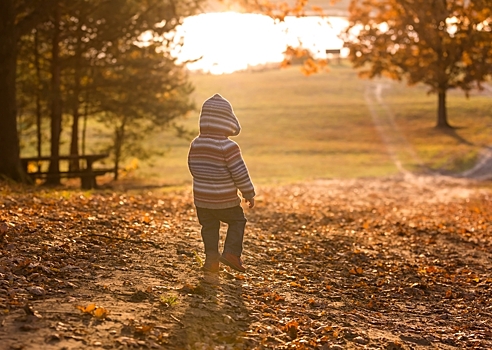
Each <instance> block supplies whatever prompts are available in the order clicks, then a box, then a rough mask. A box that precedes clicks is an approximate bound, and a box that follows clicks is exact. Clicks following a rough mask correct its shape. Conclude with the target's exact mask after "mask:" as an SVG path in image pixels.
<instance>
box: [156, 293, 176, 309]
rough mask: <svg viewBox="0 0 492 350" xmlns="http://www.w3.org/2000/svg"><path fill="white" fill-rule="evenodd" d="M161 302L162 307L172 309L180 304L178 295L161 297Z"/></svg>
mask: <svg viewBox="0 0 492 350" xmlns="http://www.w3.org/2000/svg"><path fill="white" fill-rule="evenodd" d="M159 301H160V303H161V304H162V305H165V306H167V307H171V306H173V305H175V304H176V303H177V302H178V297H177V296H176V295H161V297H160V298H159Z"/></svg>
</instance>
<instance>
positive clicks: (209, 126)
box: [200, 94, 241, 136]
mask: <svg viewBox="0 0 492 350" xmlns="http://www.w3.org/2000/svg"><path fill="white" fill-rule="evenodd" d="M240 131H241V126H240V125H239V121H238V120H237V118H236V115H235V114H234V111H233V110H232V106H231V104H230V103H229V101H227V100H226V99H225V98H223V97H222V96H220V95H219V94H215V95H213V96H212V97H210V98H209V99H208V100H206V101H205V102H204V103H203V106H202V110H201V112H200V134H211V135H220V136H236V135H238V134H239V132H240Z"/></svg>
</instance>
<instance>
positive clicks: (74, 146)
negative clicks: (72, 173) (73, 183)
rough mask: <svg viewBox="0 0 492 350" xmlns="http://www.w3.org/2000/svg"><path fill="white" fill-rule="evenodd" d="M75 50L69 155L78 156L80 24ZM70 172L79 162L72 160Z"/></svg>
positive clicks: (77, 166) (76, 167) (76, 168)
mask: <svg viewBox="0 0 492 350" xmlns="http://www.w3.org/2000/svg"><path fill="white" fill-rule="evenodd" d="M77 34H78V35H77V49H76V52H75V68H74V69H75V71H74V86H73V98H72V103H73V106H72V110H73V112H72V118H73V120H72V137H71V141H70V154H71V155H79V119H80V112H79V108H80V98H79V97H80V93H81V91H80V76H81V71H80V70H81V64H80V60H81V57H82V33H81V28H80V23H79V25H78V27H77ZM70 170H79V162H78V161H76V160H74V161H73V162H71V163H70Z"/></svg>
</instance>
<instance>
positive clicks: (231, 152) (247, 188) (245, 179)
mask: <svg viewBox="0 0 492 350" xmlns="http://www.w3.org/2000/svg"><path fill="white" fill-rule="evenodd" d="M225 161H226V164H227V169H228V170H229V172H230V173H231V176H232V179H233V181H234V183H235V184H236V187H237V189H238V190H239V191H240V192H241V194H242V196H243V197H244V198H246V199H251V198H253V197H254V196H255V188H254V186H253V182H252V181H251V178H250V176H249V172H248V168H247V167H246V163H245V162H244V160H243V157H242V155H241V150H240V149H239V146H238V144H237V143H235V142H230V143H229V144H228V145H227V147H226V149H225Z"/></svg>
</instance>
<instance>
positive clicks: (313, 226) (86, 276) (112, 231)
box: [0, 176, 492, 349]
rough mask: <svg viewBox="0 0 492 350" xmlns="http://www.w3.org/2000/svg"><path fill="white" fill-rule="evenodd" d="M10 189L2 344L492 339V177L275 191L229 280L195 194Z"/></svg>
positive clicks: (320, 184) (316, 345)
mask: <svg viewBox="0 0 492 350" xmlns="http://www.w3.org/2000/svg"><path fill="white" fill-rule="evenodd" d="M0 192H1V195H0V344H1V348H2V349H93V348H104V349H128V348H140V349H147V348H149V349H456V348H459V349H466V348H470V349H491V348H492V260H491V255H492V253H491V252H492V204H491V203H492V202H491V199H492V191H491V190H490V187H489V189H486V188H483V187H479V186H477V185H476V184H470V183H468V182H465V181H461V180H459V181H458V180H449V179H448V180H446V179H443V178H434V177H412V176H407V177H396V178H386V179H358V180H343V181H340V180H326V181H317V182H312V183H305V184H299V185H291V186H286V187H268V188H267V187H263V188H259V189H258V192H259V196H258V203H257V207H256V208H254V209H253V210H249V209H246V215H247V217H248V219H249V223H248V226H247V234H246V238H245V252H244V256H243V259H244V262H245V264H246V265H247V267H248V272H247V273H245V274H240V273H235V272H233V271H231V270H228V269H227V268H224V269H223V270H222V271H221V272H220V274H219V275H204V274H203V273H202V272H201V271H200V266H201V264H202V260H203V258H204V256H203V253H202V245H201V239H200V234H199V225H198V223H197V220H196V216H195V212H194V208H193V206H192V199H191V197H190V193H189V191H185V192H182V193H174V192H173V193H163V192H160V191H154V192H153V193H150V192H139V193H135V192H128V191H126V192H125V191H110V190H102V191H94V192H80V191H77V190H70V191H64V190H43V189H39V188H36V189H33V188H17V187H12V186H9V185H7V184H0Z"/></svg>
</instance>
